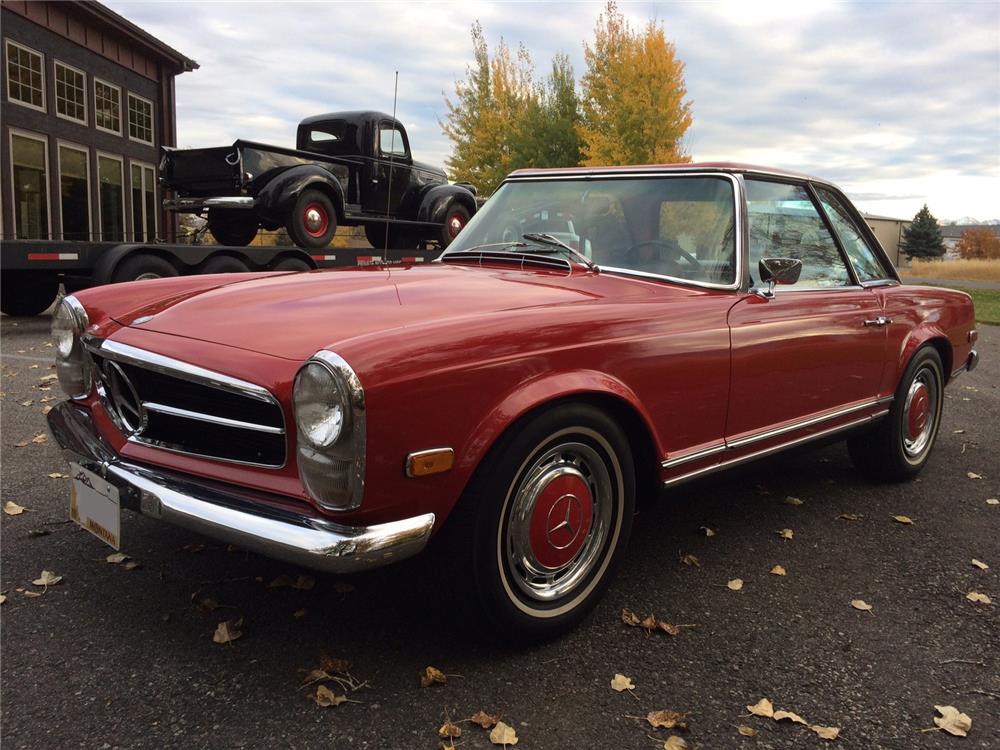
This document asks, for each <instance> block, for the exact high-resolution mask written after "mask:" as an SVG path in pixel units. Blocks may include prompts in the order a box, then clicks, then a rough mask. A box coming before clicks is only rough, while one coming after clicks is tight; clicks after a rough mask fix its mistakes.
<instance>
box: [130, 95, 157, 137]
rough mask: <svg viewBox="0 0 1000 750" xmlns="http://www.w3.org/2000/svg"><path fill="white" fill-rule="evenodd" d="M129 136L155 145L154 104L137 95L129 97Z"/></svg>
mask: <svg viewBox="0 0 1000 750" xmlns="http://www.w3.org/2000/svg"><path fill="white" fill-rule="evenodd" d="M128 136H129V138H132V139H133V140H136V141H142V142H143V143H149V144H151V145H152V143H153V103H152V102H151V101H149V100H148V99H143V98H142V97H141V96H136V95H135V94H129V95H128Z"/></svg>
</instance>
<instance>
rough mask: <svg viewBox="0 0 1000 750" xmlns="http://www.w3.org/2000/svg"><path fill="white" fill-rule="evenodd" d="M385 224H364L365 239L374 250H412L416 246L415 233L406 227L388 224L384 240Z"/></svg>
mask: <svg viewBox="0 0 1000 750" xmlns="http://www.w3.org/2000/svg"><path fill="white" fill-rule="evenodd" d="M385 230H386V225H385V224H365V239H366V240H368V244H369V245H371V246H372V247H373V248H374V249H376V250H413V249H414V248H416V246H417V235H416V234H414V233H413V232H411V231H409V230H408V229H405V228H402V227H398V226H393V225H392V224H390V225H389V233H388V240H386V231H385Z"/></svg>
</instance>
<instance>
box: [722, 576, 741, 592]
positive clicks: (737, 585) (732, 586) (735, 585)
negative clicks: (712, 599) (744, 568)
mask: <svg viewBox="0 0 1000 750" xmlns="http://www.w3.org/2000/svg"><path fill="white" fill-rule="evenodd" d="M726 588H728V589H729V590H730V591H739V590H740V589H742V588H743V579H742V578H734V579H733V580H731V581H730V582H729V583H727V584H726Z"/></svg>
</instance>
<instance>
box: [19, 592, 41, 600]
mask: <svg viewBox="0 0 1000 750" xmlns="http://www.w3.org/2000/svg"><path fill="white" fill-rule="evenodd" d="M21 593H23V594H24V595H25V596H26V597H28V598H29V599H34V598H35V597H39V596H41V595H42V592H41V591H23V592H21Z"/></svg>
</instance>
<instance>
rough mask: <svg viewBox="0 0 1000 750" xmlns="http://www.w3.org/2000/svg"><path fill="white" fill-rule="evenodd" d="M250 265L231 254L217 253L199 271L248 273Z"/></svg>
mask: <svg viewBox="0 0 1000 750" xmlns="http://www.w3.org/2000/svg"><path fill="white" fill-rule="evenodd" d="M249 271H250V267H249V266H247V264H246V263H244V262H243V261H242V260H240V259H239V258H234V257H233V256H232V255H217V256H215V257H214V258H209V259H208V262H207V263H206V264H205V265H204V266H203V267H202V269H201V271H200V272H199V273H248V272H249Z"/></svg>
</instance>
